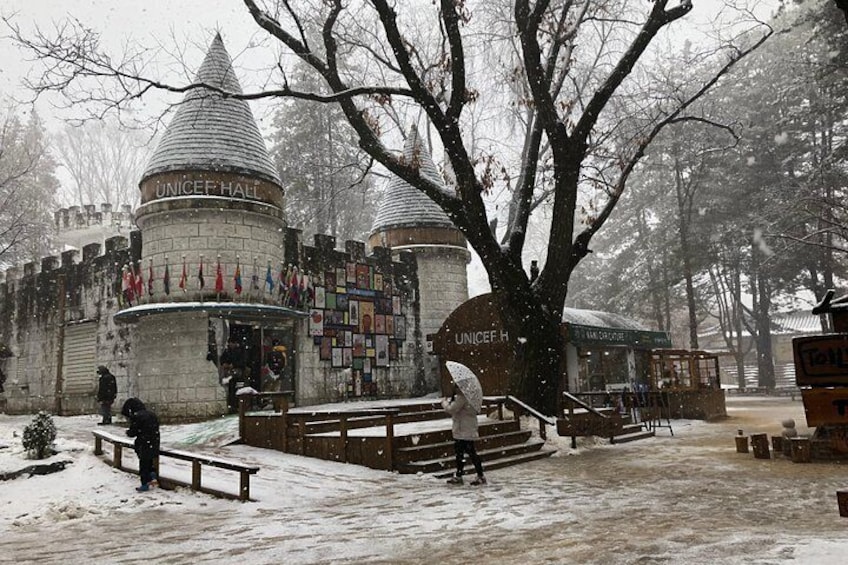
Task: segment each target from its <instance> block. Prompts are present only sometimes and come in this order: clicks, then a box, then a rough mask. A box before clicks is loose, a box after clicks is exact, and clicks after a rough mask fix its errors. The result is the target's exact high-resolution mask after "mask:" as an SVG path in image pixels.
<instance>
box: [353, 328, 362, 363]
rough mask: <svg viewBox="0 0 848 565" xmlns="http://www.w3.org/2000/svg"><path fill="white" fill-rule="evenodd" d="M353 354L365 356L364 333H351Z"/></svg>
mask: <svg viewBox="0 0 848 565" xmlns="http://www.w3.org/2000/svg"><path fill="white" fill-rule="evenodd" d="M353 356H354V357H365V335H364V334H358V333H355V334H353Z"/></svg>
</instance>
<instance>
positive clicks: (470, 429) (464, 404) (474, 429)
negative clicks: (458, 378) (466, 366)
mask: <svg viewBox="0 0 848 565" xmlns="http://www.w3.org/2000/svg"><path fill="white" fill-rule="evenodd" d="M442 407H444V409H445V412H447V413H448V414H450V415H451V418H452V419H453V424H452V430H451V431H452V434H453V449H454V453H455V454H456V473H455V474H454V476H453V477H451V478H450V479H448V481H447V482H448V484H449V485H461V484H462V483H463V479H462V473H463V468H464V467H465V454H466V453H467V454H468V456H469V457H470V458H471V462H472V463H473V464H474V470H475V471H477V478H476V479H474V480H473V481H471V484H472V485H474V486H478V485H485V484H486V477H485V476H484V475H483V462H482V461H480V456H479V455H477V449H476V448H475V447H474V440H476V439H478V438H479V437H480V432H479V429H478V425H477V410H475V409H474V407H473V406H472V405H471V404H470V403H469V402H468V400H467V399H466V398H465V394H463V392H462V389H461V388H459V387H457V386H456V384H454V386H453V394H452V395H451V398H450V399H447V398H445V399H443V400H442Z"/></svg>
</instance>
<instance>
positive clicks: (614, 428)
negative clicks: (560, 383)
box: [557, 393, 671, 446]
mask: <svg viewBox="0 0 848 565" xmlns="http://www.w3.org/2000/svg"><path fill="white" fill-rule="evenodd" d="M564 399H565V406H566V408H565V410H564V412H563V415H562V417H560V418H558V419H557V433H558V434H559V435H560V436H564V437H567V436H571V438H572V446H574V445H575V443H576V438H577V437H578V436H598V437H607V438H609V440H610V443H613V444H615V443H628V442H631V441H638V440H641V439H646V438H651V437H654V436H655V435H656V432H655V428H656V427H657V426H655V425H651V424H652V422H651V421H650V420H648V421H633V417H632V415H631V412H626V413H621V412H619V410H618V409H617V408H613V407H599V408H595V407H593V406H591V405H590V404H587V403H586V402H584V401H582V400H580V399H578V398H577V397H575V396H573V395H571V394H569V393H565V394H564ZM667 427H668V428H669V430H671V425H670V423H669V424H668V426H667Z"/></svg>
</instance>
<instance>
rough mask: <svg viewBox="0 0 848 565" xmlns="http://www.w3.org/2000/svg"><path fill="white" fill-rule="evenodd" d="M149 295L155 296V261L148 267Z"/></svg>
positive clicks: (151, 261)
mask: <svg viewBox="0 0 848 565" xmlns="http://www.w3.org/2000/svg"><path fill="white" fill-rule="evenodd" d="M147 294H148V295H149V296H153V259H151V260H150V263H149V264H148V267H147Z"/></svg>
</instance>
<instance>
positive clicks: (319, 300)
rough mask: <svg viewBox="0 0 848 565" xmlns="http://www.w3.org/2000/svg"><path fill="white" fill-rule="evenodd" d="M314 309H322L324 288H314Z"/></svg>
mask: <svg viewBox="0 0 848 565" xmlns="http://www.w3.org/2000/svg"><path fill="white" fill-rule="evenodd" d="M315 307H316V308H324V287H323V286H316V287H315Z"/></svg>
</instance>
